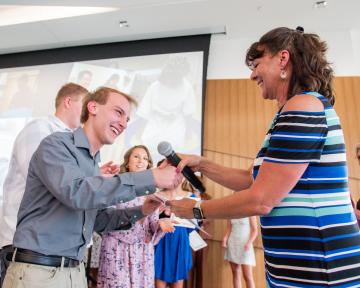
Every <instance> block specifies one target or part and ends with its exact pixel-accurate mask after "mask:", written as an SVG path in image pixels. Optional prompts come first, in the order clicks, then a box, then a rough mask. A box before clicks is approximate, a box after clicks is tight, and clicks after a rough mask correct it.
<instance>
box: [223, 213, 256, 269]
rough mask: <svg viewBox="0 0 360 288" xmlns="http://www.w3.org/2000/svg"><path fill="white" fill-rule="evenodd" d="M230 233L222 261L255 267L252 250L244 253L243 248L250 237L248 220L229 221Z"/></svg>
mask: <svg viewBox="0 0 360 288" xmlns="http://www.w3.org/2000/svg"><path fill="white" fill-rule="evenodd" d="M230 222H231V233H230V235H229V239H228V242H227V248H226V249H225V254H224V259H225V260H227V261H230V262H233V263H236V264H244V265H251V266H255V264H256V262H255V254H254V248H253V245H252V244H251V246H250V248H249V249H248V250H247V251H245V250H244V246H245V244H246V243H247V241H248V240H249V237H250V221H249V218H241V219H231V220H230Z"/></svg>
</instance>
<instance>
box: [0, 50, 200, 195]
mask: <svg viewBox="0 0 360 288" xmlns="http://www.w3.org/2000/svg"><path fill="white" fill-rule="evenodd" d="M202 71H203V52H188V53H172V54H159V55H149V56H137V57H125V58H112V59H102V60H92V61H84V62H73V63H61V64H49V65H39V66H31V67H17V68H10V69H0V130H1V131H0V133H1V144H2V147H9V149H1V151H0V160H1V161H0V170H1V171H2V172H3V171H6V170H7V165H8V163H9V158H10V155H11V147H12V144H13V142H14V140H15V137H16V135H17V134H18V133H19V131H20V130H21V129H22V127H23V126H24V125H25V124H26V123H28V122H29V121H31V120H32V119H34V118H38V117H45V116H47V115H49V114H53V113H54V111H55V107H54V102H55V96H56V93H57V91H58V90H59V88H60V87H61V86H62V85H63V84H65V83H67V82H70V81H71V82H75V83H78V84H80V85H82V86H84V87H85V88H87V89H89V90H95V89H96V88H98V87H100V86H107V87H111V88H115V89H118V90H120V91H122V92H124V93H127V94H128V95H130V96H132V97H133V98H135V100H136V101H137V102H138V107H136V108H135V109H133V111H132V114H131V117H130V119H131V120H130V122H129V123H128V128H127V129H126V130H125V132H124V133H123V135H121V136H120V137H119V138H118V139H117V141H116V142H115V143H114V144H113V145H109V146H106V147H104V148H103V149H102V151H101V160H102V162H106V161H109V160H113V161H115V162H120V161H121V159H122V156H123V153H124V152H125V151H126V150H127V149H128V148H130V147H131V146H133V145H137V144H144V145H146V146H147V147H149V148H150V150H151V153H152V155H153V158H154V159H155V161H157V160H159V159H160V158H161V156H160V155H159V154H158V153H157V149H156V147H157V145H158V143H159V142H161V141H168V142H170V143H171V144H172V146H173V148H174V150H176V151H179V152H182V153H196V154H200V153H201V127H202V124H201V121H202V87H203V83H202V79H203V75H202ZM14 123H16V125H15V124H14ZM3 174H4V173H2V175H3ZM0 189H2V183H1V178H0ZM1 192H2V191H0V195H1V194H2V193H1Z"/></svg>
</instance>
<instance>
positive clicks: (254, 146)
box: [203, 77, 360, 288]
mask: <svg viewBox="0 0 360 288" xmlns="http://www.w3.org/2000/svg"><path fill="white" fill-rule="evenodd" d="M335 91H336V104H335V109H336V111H337V113H338V115H339V117H340V120H341V123H342V127H343V130H344V136H345V141H346V147H347V159H348V164H349V177H350V179H349V180H350V181H349V187H350V191H351V193H352V195H353V198H354V200H355V201H356V200H358V199H359V198H360V165H359V163H358V161H357V160H356V158H355V150H354V149H355V146H356V144H357V143H360V95H359V93H360V77H338V78H336V79H335ZM260 93H261V92H260V89H259V88H258V87H257V86H256V84H255V83H254V82H252V81H250V80H209V81H207V93H206V102H205V126H204V127H205V131H204V155H205V156H206V157H208V158H209V159H212V160H213V161H215V162H217V163H219V164H222V165H225V166H229V167H236V168H241V169H248V168H249V167H250V165H251V164H252V161H253V159H254V157H255V156H256V153H257V151H258V149H259V148H260V146H261V145H262V142H263V139H264V136H265V133H266V131H267V129H268V128H269V126H270V123H271V121H272V118H273V117H274V115H275V113H276V111H277V109H278V107H277V105H276V102H275V101H265V100H263V99H262V96H261V94H260ZM205 185H206V187H207V191H208V192H209V194H210V195H211V196H212V197H213V198H219V197H224V196H227V195H229V194H230V193H232V191H230V190H229V189H226V188H223V187H221V186H220V185H218V184H216V183H214V182H212V181H210V180H209V179H205ZM210 226H211V227H210V229H209V230H211V232H212V234H213V238H212V240H210V241H209V248H208V252H207V258H206V261H205V265H204V274H203V275H205V277H204V279H203V282H204V285H203V287H204V288H205V287H206V288H211V287H214V288H215V287H216V288H218V287H222V288H227V287H232V282H231V271H230V268H229V266H228V264H227V263H226V262H225V261H224V260H223V248H222V247H221V240H222V237H223V235H224V232H225V228H226V221H223V220H216V221H213V222H212V223H210ZM254 246H255V250H256V258H257V266H256V268H255V269H254V271H255V275H256V277H255V279H256V287H265V279H264V259H263V255H262V243H261V237H258V238H257V239H256V241H255V245H254ZM204 260H205V259H204Z"/></svg>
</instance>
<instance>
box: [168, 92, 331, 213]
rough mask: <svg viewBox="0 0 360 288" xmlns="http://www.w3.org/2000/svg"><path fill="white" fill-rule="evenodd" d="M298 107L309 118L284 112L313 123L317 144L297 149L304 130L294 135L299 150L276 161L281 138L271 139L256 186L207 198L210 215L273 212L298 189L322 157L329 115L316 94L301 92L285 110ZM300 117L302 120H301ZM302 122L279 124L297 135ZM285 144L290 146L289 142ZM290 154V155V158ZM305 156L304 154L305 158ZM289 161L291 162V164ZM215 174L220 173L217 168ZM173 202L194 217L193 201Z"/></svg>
mask: <svg viewBox="0 0 360 288" xmlns="http://www.w3.org/2000/svg"><path fill="white" fill-rule="evenodd" d="M296 110H299V111H301V112H303V111H306V113H307V112H308V114H309V115H308V117H297V116H296V115H295V116H292V115H285V114H284V115H285V116H286V117H287V118H289V121H290V120H291V118H292V117H293V120H294V121H305V122H306V123H307V124H306V125H309V123H310V126H308V127H309V128H308V130H309V129H311V130H310V132H311V133H313V134H316V135H318V136H314V137H316V139H315V140H314V142H313V143H310V144H311V147H310V148H309V149H308V150H307V149H305V148H306V147H302V149H301V150H303V152H307V153H303V152H302V153H301V155H300V154H299V152H298V151H297V146H298V145H299V143H301V142H300V140H299V139H301V138H300V135H303V133H301V131H300V132H299V133H300V134H299V138H294V139H295V140H292V143H291V145H292V147H294V145H295V146H296V147H295V149H293V148H292V147H291V148H290V149H287V150H291V151H294V152H292V154H291V153H288V154H284V152H283V153H282V154H283V157H285V158H284V159H282V160H283V161H282V162H279V163H277V162H274V160H273V156H274V155H275V156H276V155H278V154H277V153H279V152H278V151H279V148H278V147H277V146H276V145H277V144H276V143H278V142H279V140H277V139H275V140H274V142H272V140H271V139H270V144H269V145H270V146H269V147H270V148H271V149H268V155H266V157H264V161H263V163H262V165H261V167H260V169H259V172H258V175H257V177H256V180H255V181H254V183H253V185H252V186H251V187H250V188H248V189H245V190H243V191H241V192H238V193H234V194H233V195H230V196H228V197H224V198H221V199H215V200H208V201H204V202H203V203H202V204H201V208H202V210H203V213H204V215H205V217H206V218H225V219H231V218H241V217H248V216H254V215H266V214H268V213H270V211H271V210H272V209H273V207H275V206H277V205H278V204H279V203H280V202H281V200H282V199H283V198H284V197H285V196H286V195H287V194H288V193H289V192H290V191H291V190H292V189H293V188H294V186H295V185H296V184H297V182H298V181H299V179H300V178H301V176H302V175H303V173H304V171H305V170H306V168H307V167H308V165H309V163H310V161H318V160H317V159H320V156H321V151H322V149H323V147H324V143H325V138H326V137H325V136H326V134H327V131H328V129H327V125H326V118H325V115H324V112H323V111H324V107H323V105H322V103H321V102H320V100H318V99H317V98H315V97H314V96H311V95H301V96H300V97H297V96H294V97H293V98H292V99H291V100H289V102H288V104H286V105H285V107H284V109H283V111H284V112H287V111H291V112H293V113H288V114H296V112H294V111H296ZM312 112H314V113H312ZM318 112H320V113H318ZM299 118H300V119H301V120H299ZM284 119H285V118H284ZM311 124H314V125H311ZM298 125H301V124H298V123H294V124H292V123H286V122H284V123H281V125H278V127H277V129H278V132H279V133H281V132H283V131H282V129H286V131H289V129H292V130H291V131H293V132H292V133H295V134H296V133H297V131H298V130H296V129H297V128H296V127H298ZM294 127H295V128H294ZM283 144H284V143H283ZM285 144H287V145H290V144H289V143H285ZM272 145H274V146H272ZM301 145H307V146H309V142H307V144H304V143H302V144H301ZM284 148H285V149H286V147H284V146H282V147H281V148H280V149H284ZM300 148H301V147H300ZM288 156H289V157H290V158H289V159H286V157H288ZM294 156H296V157H299V162H300V163H299V164H296V163H298V162H296V161H295V162H294V161H293V159H292V158H291V157H294ZM301 157H303V159H302V158H301ZM280 160H281V159H280ZM289 162H290V164H288V163H289ZM199 163H200V162H199ZM219 169H220V167H219ZM214 173H217V172H216V171H214ZM169 204H170V205H171V209H172V211H173V212H174V213H175V214H176V215H178V216H180V217H187V218H191V217H192V216H193V214H192V208H193V207H194V202H193V200H190V199H184V200H179V201H170V203H169Z"/></svg>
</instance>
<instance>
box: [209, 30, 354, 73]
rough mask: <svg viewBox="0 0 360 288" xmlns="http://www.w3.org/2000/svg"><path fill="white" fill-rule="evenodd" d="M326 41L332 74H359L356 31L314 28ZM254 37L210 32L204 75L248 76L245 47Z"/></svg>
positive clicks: (255, 39) (253, 40)
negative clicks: (230, 35)
mask: <svg viewBox="0 0 360 288" xmlns="http://www.w3.org/2000/svg"><path fill="white" fill-rule="evenodd" d="M318 34H319V36H320V37H321V39H323V40H325V41H326V42H327V43H328V47H329V50H328V60H329V61H330V62H331V63H333V68H334V71H335V75H336V76H360V31H359V30H355V29H353V30H350V31H349V30H337V31H331V32H328V31H327V32H318ZM257 40H258V39H257V38H255V37H254V38H249V37H244V38H241V37H236V38H235V37H233V38H230V37H229V36H227V35H213V36H212V37H211V42H210V52H209V65H208V74H207V78H208V79H244V78H249V76H250V70H249V69H248V68H247V67H246V65H245V64H244V57H245V53H246V50H247V49H248V48H249V46H250V45H251V43H253V42H255V41H257Z"/></svg>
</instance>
